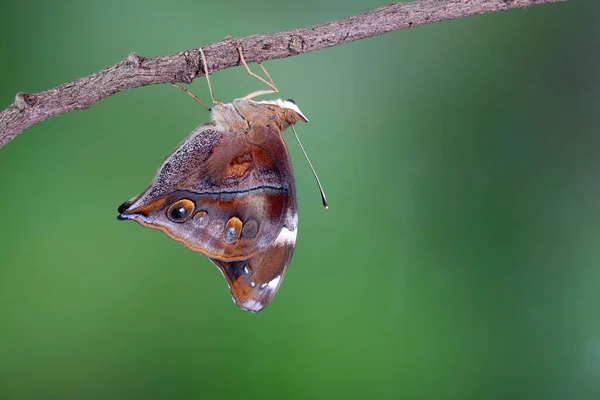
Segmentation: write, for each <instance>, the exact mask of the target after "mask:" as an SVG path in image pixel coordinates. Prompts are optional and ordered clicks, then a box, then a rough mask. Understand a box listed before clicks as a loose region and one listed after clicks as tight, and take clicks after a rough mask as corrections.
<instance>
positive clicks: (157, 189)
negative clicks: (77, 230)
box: [119, 125, 297, 311]
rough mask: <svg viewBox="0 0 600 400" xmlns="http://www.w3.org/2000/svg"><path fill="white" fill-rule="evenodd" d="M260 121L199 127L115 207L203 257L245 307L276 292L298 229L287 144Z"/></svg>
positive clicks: (253, 306)
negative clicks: (244, 129) (233, 128)
mask: <svg viewBox="0 0 600 400" xmlns="http://www.w3.org/2000/svg"><path fill="white" fill-rule="evenodd" d="M258 129H260V132H256V131H254V134H253V135H240V134H233V133H229V132H222V131H217V130H215V129H214V128H213V127H212V126H211V125H204V126H201V127H199V128H198V129H197V130H196V131H195V132H193V133H192V135H190V137H189V138H188V139H186V141H184V142H183V143H182V144H181V145H180V146H179V147H178V148H177V149H175V151H173V153H172V154H171V155H170V156H169V157H167V159H166V160H165V161H164V162H163V164H162V166H161V167H160V169H159V171H158V173H157V176H156V178H155V179H154V181H153V182H152V184H151V185H150V187H148V189H146V191H144V192H143V193H142V194H141V195H139V196H137V197H136V198H134V199H132V200H131V201H130V202H127V203H125V204H124V205H123V206H122V207H120V209H119V211H120V212H121V215H120V216H119V218H120V219H133V220H135V221H137V222H139V223H140V224H142V225H144V226H147V227H149V228H153V229H158V230H161V231H163V232H164V233H166V234H167V235H168V236H169V237H171V238H173V239H174V240H177V241H179V242H181V243H183V244H184V245H185V246H187V247H188V248H190V249H192V250H194V251H197V252H199V253H202V254H204V255H206V256H207V257H209V258H210V259H211V260H212V261H213V262H214V263H215V264H216V265H217V266H218V267H219V268H220V269H221V271H222V272H223V275H224V276H225V278H226V280H227V282H228V283H229V286H230V289H231V292H232V295H233V297H234V301H235V302H236V304H237V305H239V306H240V307H242V308H244V309H247V310H250V311H260V310H261V309H262V308H264V307H265V306H266V305H267V304H268V303H269V301H270V300H271V298H272V297H273V296H274V295H275V293H276V291H277V288H278V287H279V285H280V283H281V281H282V279H283V276H284V273H285V270H286V268H287V265H288V264H289V262H290V260H291V257H292V253H293V249H294V245H295V238H296V233H297V207H296V198H295V186H294V176H293V170H292V165H291V160H290V156H289V153H288V151H287V147H286V145H285V142H284V141H283V138H282V137H281V134H280V133H279V131H278V130H277V129H273V128H266V127H263V128H258ZM257 137H260V139H259V140H257V139H256V138H257ZM249 138H251V139H252V140H254V142H251V141H250V140H249Z"/></svg>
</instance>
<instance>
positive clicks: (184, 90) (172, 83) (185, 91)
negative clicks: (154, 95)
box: [171, 82, 210, 111]
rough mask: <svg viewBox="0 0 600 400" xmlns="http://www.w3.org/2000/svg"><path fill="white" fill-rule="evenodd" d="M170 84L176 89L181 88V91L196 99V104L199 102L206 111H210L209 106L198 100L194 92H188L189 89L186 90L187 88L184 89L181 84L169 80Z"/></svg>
mask: <svg viewBox="0 0 600 400" xmlns="http://www.w3.org/2000/svg"><path fill="white" fill-rule="evenodd" d="M171 85H173V86H174V87H176V88H177V89H180V90H181V91H183V92H184V93H187V94H189V95H190V96H191V97H192V99H194V100H196V102H197V103H198V104H200V105H201V106H202V107H204V108H206V109H207V110H208V111H210V108H208V107H207V106H206V104H204V102H203V101H202V100H200V99H199V98H198V97H197V96H196V95H195V94H194V93H192V92H190V91H189V90H187V89H186V88H184V87H183V86H181V85H178V84H176V83H174V82H171Z"/></svg>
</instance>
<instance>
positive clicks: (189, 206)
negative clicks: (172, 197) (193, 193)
mask: <svg viewBox="0 0 600 400" xmlns="http://www.w3.org/2000/svg"><path fill="white" fill-rule="evenodd" d="M194 208H196V206H195V204H194V202H193V201H191V200H188V199H182V200H179V201H177V202H175V203H174V204H173V205H172V206H171V207H169V209H168V210H167V217H168V218H169V219H170V220H171V221H173V222H184V221H186V220H187V219H188V218H189V217H190V215H192V213H193V212H194Z"/></svg>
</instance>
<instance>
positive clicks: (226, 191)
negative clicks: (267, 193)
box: [172, 185, 288, 195]
mask: <svg viewBox="0 0 600 400" xmlns="http://www.w3.org/2000/svg"><path fill="white" fill-rule="evenodd" d="M262 189H267V190H268V189H270V190H274V191H276V192H286V193H287V191H288V189H287V187H280V186H270V185H264V186H257V187H254V188H251V189H245V190H220V191H218V192H195V191H193V190H176V191H175V192H172V193H181V192H185V193H193V194H197V195H203V194H208V195H215V194H238V193H250V192H254V191H257V190H262Z"/></svg>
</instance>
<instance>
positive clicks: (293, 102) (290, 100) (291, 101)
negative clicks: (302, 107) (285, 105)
mask: <svg viewBox="0 0 600 400" xmlns="http://www.w3.org/2000/svg"><path fill="white" fill-rule="evenodd" d="M286 101H289V102H290V103H292V104H296V102H295V101H294V100H293V99H287V100H286Z"/></svg>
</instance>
